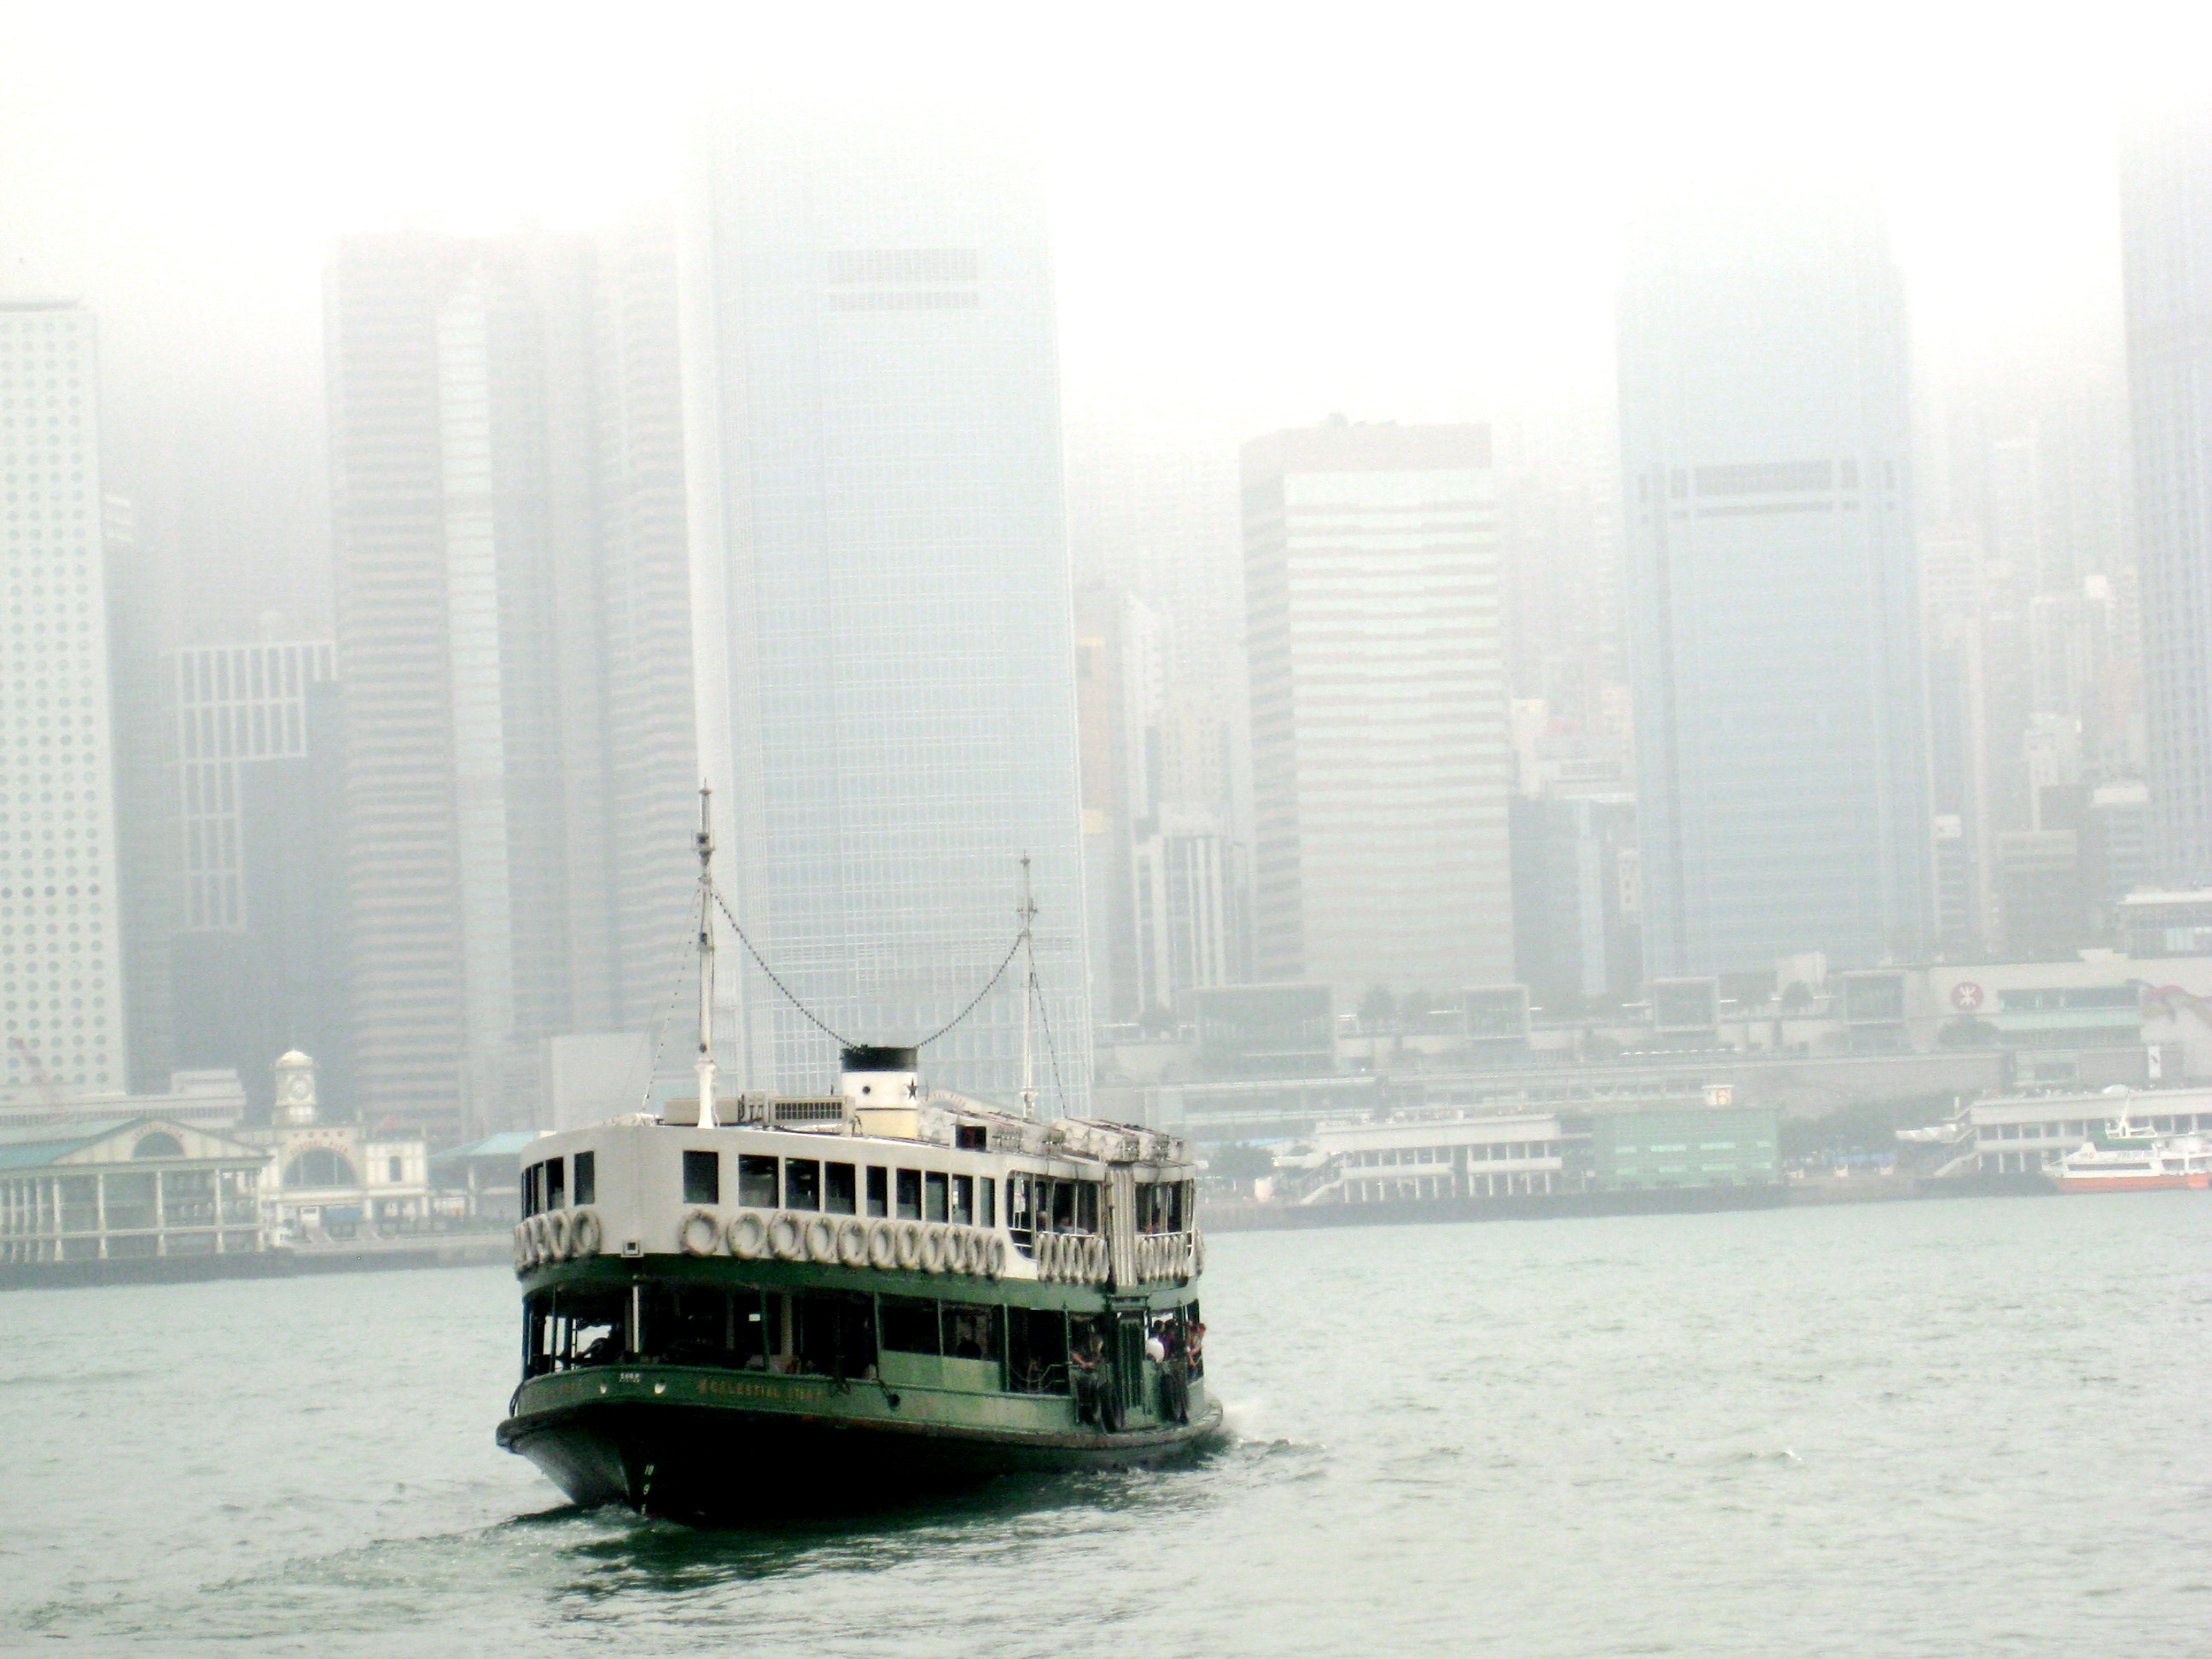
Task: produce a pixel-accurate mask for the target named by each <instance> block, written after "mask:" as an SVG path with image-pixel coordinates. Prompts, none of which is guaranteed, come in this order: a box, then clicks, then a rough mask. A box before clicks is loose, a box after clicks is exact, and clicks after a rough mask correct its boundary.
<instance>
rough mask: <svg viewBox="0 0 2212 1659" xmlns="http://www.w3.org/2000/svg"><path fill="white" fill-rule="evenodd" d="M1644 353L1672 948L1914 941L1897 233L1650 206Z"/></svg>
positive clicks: (1630, 388) (1634, 274) (1649, 582)
mask: <svg viewBox="0 0 2212 1659" xmlns="http://www.w3.org/2000/svg"><path fill="white" fill-rule="evenodd" d="M1907 395H1908V386H1907V368H1906V338H1905V301H1904V293H1903V288H1902V285H1901V283H1900V281H1899V276H1898V274H1897V271H1896V270H1895V268H1894V266H1893V264H1892V263H1891V260H1890V258H1889V253H1888V250H1887V242H1886V239H1885V237H1884V234H1883V233H1882V232H1881V229H1880V228H1879V226H1878V225H1877V224H1876V223H1875V222H1872V221H1871V220H1870V219H1869V218H1866V217H1863V216H1857V215H1855V214H1852V213H1850V212H1848V211H1845V210H1833V211H1830V212H1825V213H1824V212H1822V211H1820V210H1817V209H1813V208H1807V209H1806V210H1804V212H1803V216H1802V217H1799V218H1797V219H1794V220H1790V221H1787V222H1784V221H1781V220H1778V219H1777V218H1775V217H1773V216H1769V215H1766V214H1764V213H1753V212H1744V213H1736V212H1733V211H1728V210H1718V211H1712V212H1701V213H1684V214H1680V215H1678V216H1674V217H1673V218H1670V219H1668V220H1667V221H1665V222H1663V223H1662V224H1659V225H1657V226H1656V227H1655V228H1648V229H1647V230H1646V231H1645V232H1644V233H1643V234H1642V235H1641V236H1640V238H1639V239H1638V242H1637V244H1636V246H1635V248H1634V250H1633V252H1632V257H1631V260H1630V264H1629V269H1628V273H1627V276H1626V280H1625V282H1624V284H1623V287H1622V289H1621V293H1620V419H1621V454H1622V466H1623V485H1624V489H1625V505H1626V514H1627V519H1628V546H1629V558H1628V563H1629V581H1628V592H1629V607H1628V608H1629V617H1630V624H1629V626H1630V636H1631V645H1632V651H1631V655H1632V663H1633V671H1634V678H1635V686H1636V736H1637V750H1638V826H1639V830H1638V833H1639V837H1640V850H1639V861H1640V865H1641V872H1642V882H1643V897H1644V904H1643V915H1644V961H1645V967H1646V970H1647V971H1648V972H1650V973H1651V974H1655V975H1669V974H1674V975H1679V974H1710V973H1720V974H1731V973H1749V972H1765V971H1769V970H1771V968H1772V965H1773V963H1774V962H1775V960H1776V959H1777V958H1778V957H1784V956H1787V955H1790V954H1793V953H1796V952H1799V951H1826V952H1827V953H1828V955H1829V956H1830V957H1832V958H1833V959H1835V960H1836V961H1837V962H1838V963H1839V964H1857V963H1873V962H1878V961H1881V960H1884V959H1893V958H1897V957H1905V958H1907V959H1909V957H1910V956H1911V953H1913V952H1914V951H1917V950H1918V949H1919V948H1920V946H1921V944H1922V941H1923V939H1924V938H1925V936H1926V934H1927V933H1928V932H1929V921H1930V909H1931V889H1932V883H1931V878H1930V874H1929V858H1930V851H1931V842H1930V826H1929V805H1928V786H1927V781H1926V766H1927V748H1926V740H1925V736H1924V732H1923V719H1924V717H1923V682H1922V676H1923V665H1922V660H1921V645H1920V638H1921V635H1920V625H1919V624H1920V615H1919V611H1920V606H1919V599H1918V597H1917V560H1916V555H1915V550H1914V542H1913V530H1912V513H1911V477H1910V472H1909V461H1910V442H1911V430H1910V422H1909V418H1908V407H1907Z"/></svg>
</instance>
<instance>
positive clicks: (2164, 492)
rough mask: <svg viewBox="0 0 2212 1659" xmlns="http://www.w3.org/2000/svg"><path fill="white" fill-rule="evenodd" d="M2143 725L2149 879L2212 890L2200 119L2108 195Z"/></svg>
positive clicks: (2167, 130)
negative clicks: (2122, 314) (2123, 360)
mask: <svg viewBox="0 0 2212 1659" xmlns="http://www.w3.org/2000/svg"><path fill="white" fill-rule="evenodd" d="M2120 230H2121V248H2122V253H2123V257H2124V263H2125V268H2126V291H2127V314H2128V382H2129V390H2130V394H2131V401H2132V404H2133V408H2134V416H2135V478H2136V560H2137V569H2138V571H2139V573H2140V575H2141V579H2142V632H2143V693H2144V696H2143V714H2144V722H2143V723H2144V726H2145V736H2146V738H2147V740H2148V760H2149V763H2150V764H2149V770H2150V787H2151V807H2152V811H2153V813H2154V823H2155V824H2156V829H2157V837H2158V846H2157V863H2158V867H2159V873H2160V875H2161V876H2162V877H2164V878H2166V879H2167V880H2170V881H2176V882H2184V883H2189V884H2203V883H2207V882H2212V422H2209V421H2208V419H2207V410H2208V409H2212V115H2206V114H2203V113H2202V112H2199V113H2197V114H2195V115H2193V116H2191V117H2190V118H2185V119H2179V120H2165V121H2154V122H2150V123H2147V124H2145V125H2143V126H2142V128H2140V129H2139V130H2137V131H2135V132H2134V133H2132V134H2130V140H2129V143H2128V145H2127V148H2126V150H2125V153H2124V158H2123V166H2122V170H2121V189H2120Z"/></svg>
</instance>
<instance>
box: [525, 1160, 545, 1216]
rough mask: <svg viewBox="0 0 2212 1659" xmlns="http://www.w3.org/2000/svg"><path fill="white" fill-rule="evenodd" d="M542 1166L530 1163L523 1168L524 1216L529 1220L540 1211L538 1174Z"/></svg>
mask: <svg viewBox="0 0 2212 1659" xmlns="http://www.w3.org/2000/svg"><path fill="white" fill-rule="evenodd" d="M541 1167H542V1166H540V1165H538V1164H525V1165H524V1166H523V1170H522V1216H523V1219H524V1220H528V1219H529V1218H531V1217H532V1216H534V1215H536V1214H537V1213H538V1171H539V1170H540V1168H541Z"/></svg>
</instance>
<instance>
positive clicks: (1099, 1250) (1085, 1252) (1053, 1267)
mask: <svg viewBox="0 0 2212 1659" xmlns="http://www.w3.org/2000/svg"><path fill="white" fill-rule="evenodd" d="M1034 1254H1035V1255H1036V1265H1037V1277H1038V1278H1039V1279H1055V1280H1058V1281H1059V1282H1060V1283H1062V1284H1068V1285H1089V1284H1095V1283H1096V1282H1097V1281H1098V1280H1099V1279H1103V1278H1105V1277H1106V1265H1107V1255H1106V1241H1105V1240H1104V1239H1103V1238H1100V1237H1097V1235H1095V1234H1085V1233H1039V1234H1038V1235H1037V1236H1036V1247H1035V1251H1034Z"/></svg>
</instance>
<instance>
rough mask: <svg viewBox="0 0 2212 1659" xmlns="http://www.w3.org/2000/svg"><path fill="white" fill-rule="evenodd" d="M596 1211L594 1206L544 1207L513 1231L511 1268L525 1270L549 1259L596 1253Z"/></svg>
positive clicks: (597, 1225) (562, 1259) (519, 1270)
mask: <svg viewBox="0 0 2212 1659" xmlns="http://www.w3.org/2000/svg"><path fill="white" fill-rule="evenodd" d="M599 1238H600V1230H599V1212H598V1211H596V1210H593V1209H589V1208H586V1209H581V1210H547V1211H544V1212H542V1213H541V1214H538V1215H533V1216H531V1217H529V1218H526V1219H525V1220H524V1221H523V1223H522V1224H521V1225H520V1226H518V1227H517V1228H516V1229H515V1230H514V1270H515V1272H517V1273H528V1272H530V1271H531V1269H532V1268H533V1267H544V1266H545V1265H546V1264H547V1263H548V1262H551V1261H568V1260H569V1259H570V1258H571V1257H574V1256H582V1255H598V1254H599Z"/></svg>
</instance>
